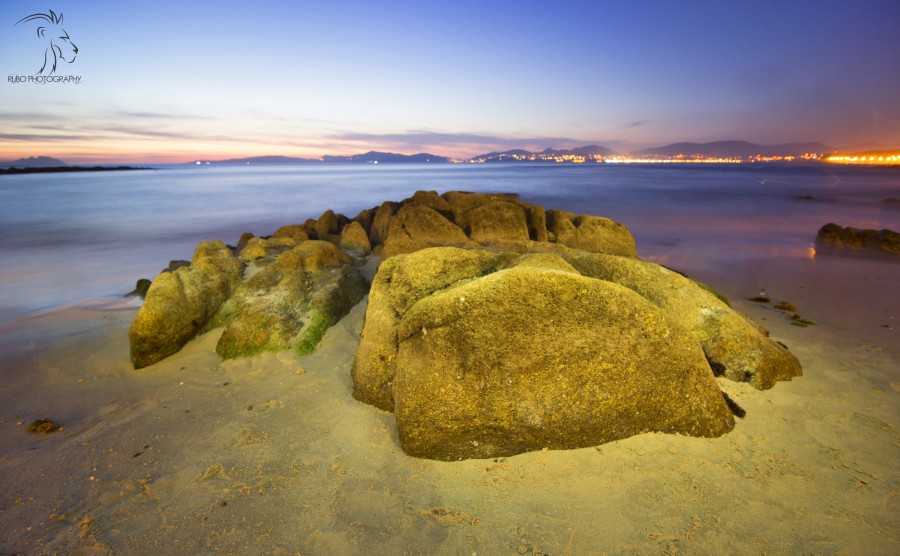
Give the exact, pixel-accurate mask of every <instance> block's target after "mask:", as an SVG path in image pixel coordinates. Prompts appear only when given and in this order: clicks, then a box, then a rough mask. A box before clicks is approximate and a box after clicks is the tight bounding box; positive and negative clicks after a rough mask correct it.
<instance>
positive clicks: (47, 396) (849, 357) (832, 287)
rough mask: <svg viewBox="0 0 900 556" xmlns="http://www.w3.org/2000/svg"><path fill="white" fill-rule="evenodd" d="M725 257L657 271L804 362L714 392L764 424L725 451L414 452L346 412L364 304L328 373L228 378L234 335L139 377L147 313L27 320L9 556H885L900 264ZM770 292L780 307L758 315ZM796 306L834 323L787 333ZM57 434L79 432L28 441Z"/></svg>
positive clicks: (342, 329) (730, 441)
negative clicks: (224, 351)
mask: <svg viewBox="0 0 900 556" xmlns="http://www.w3.org/2000/svg"><path fill="white" fill-rule="evenodd" d="M709 255H710V254H708V253H699V252H697V251H696V250H690V249H684V250H678V249H672V250H671V251H669V252H668V253H662V254H658V255H656V256H655V257H650V258H649V259H648V260H655V262H660V263H662V264H667V265H670V266H673V267H675V268H678V269H679V270H682V271H685V272H686V273H688V274H689V275H691V276H692V277H694V278H697V279H700V280H702V281H705V282H708V283H710V285H712V286H713V287H715V288H716V289H718V290H720V291H721V292H722V293H724V294H725V295H726V296H728V297H729V298H730V299H731V300H732V302H733V304H734V305H735V306H736V308H737V309H738V310H739V311H741V312H743V313H744V314H747V315H749V316H751V317H753V318H754V319H756V320H757V321H758V322H760V323H761V324H763V325H764V326H766V327H767V328H769V330H770V332H771V334H772V336H773V337H774V338H776V339H777V340H779V341H782V342H784V343H785V344H787V345H788V346H789V347H790V348H791V350H792V352H793V353H795V354H796V355H797V356H798V357H799V358H800V360H801V362H802V364H803V368H804V376H802V377H799V378H796V379H794V380H793V381H791V382H783V383H779V384H778V385H776V386H775V387H774V388H773V389H771V390H767V391H756V390H754V389H752V388H751V387H749V386H748V385H746V384H737V383H732V382H729V381H726V380H724V379H720V383H721V385H722V387H723V390H725V391H726V393H728V394H729V396H731V397H732V398H733V399H734V400H735V401H736V402H738V403H739V404H740V405H741V406H742V407H744V409H746V410H747V417H746V418H745V419H742V420H740V421H739V422H738V423H737V426H736V427H735V429H734V431H732V432H731V433H729V434H727V435H725V436H723V437H721V438H717V439H701V438H691V437H681V436H673V435H663V434H644V435H639V436H636V437H632V438H629V439H626V440H622V441H617V442H611V443H608V444H604V445H602V446H599V447H596V448H585V449H580V450H567V451H548V452H533V453H527V454H521V455H518V456H513V457H508V458H498V459H496V460H470V461H463V462H454V463H441V462H435V461H428V460H419V459H415V458H411V457H409V456H406V455H405V454H403V452H402V451H401V450H400V448H399V445H398V443H397V438H396V436H395V434H396V433H395V432H394V428H393V426H392V422H391V421H392V419H393V417H392V416H391V415H390V414H387V413H383V412H380V411H378V410H377V409H374V408H372V407H370V406H367V405H364V404H361V403H359V402H357V401H356V400H354V399H353V398H352V397H351V395H350V392H351V384H350V373H349V365H350V362H351V360H352V357H353V353H354V350H355V344H356V342H357V341H358V335H359V331H360V329H361V327H362V319H363V314H364V310H365V301H364V302H362V303H361V304H360V305H358V306H357V307H356V308H355V309H354V310H353V311H352V312H351V314H350V315H348V316H347V317H345V318H344V319H343V320H342V321H341V322H340V323H339V324H338V325H336V326H335V327H333V328H332V329H330V330H329V332H328V333H327V335H326V336H325V338H324V340H323V343H322V345H321V346H320V348H319V349H318V350H317V351H316V352H315V353H314V354H313V355H310V356H305V357H300V356H297V355H294V354H292V353H288V352H282V353H275V354H266V355H262V356H258V357H253V358H248V359H241V360H235V361H229V362H222V361H220V359H219V357H218V356H217V355H216V354H215V352H214V346H215V343H216V341H217V337H218V334H220V333H221V331H220V330H219V331H212V332H210V333H209V334H207V335H205V336H202V337H200V338H198V339H197V340H195V341H193V342H191V343H190V344H189V345H188V346H187V347H186V348H185V349H183V350H182V351H181V352H179V353H178V354H176V355H175V356H172V357H170V358H169V359H166V360H164V361H162V362H160V363H159V364H157V365H154V366H152V367H149V368H147V369H144V370H141V371H134V370H133V369H132V367H131V364H130V361H129V359H128V341H127V329H128V325H129V323H130V321H131V319H132V318H133V315H134V311H135V309H134V307H133V305H132V306H128V304H127V303H121V304H117V305H113V306H107V305H103V304H100V305H96V306H91V305H90V304H87V305H77V306H73V307H69V308H66V309H63V310H61V311H56V312H53V313H47V314H44V315H40V316H38V317H33V318H31V319H27V320H26V321H22V322H20V323H19V325H18V327H17V328H16V329H15V330H14V331H12V330H9V329H6V330H4V333H3V334H4V338H5V339H7V340H9V339H11V338H12V337H13V334H12V333H13V332H14V333H15V336H16V338H17V340H16V341H17V348H16V349H14V350H11V349H4V350H3V361H4V367H6V368H8V369H12V370H13V371H12V372H11V373H9V376H8V378H7V383H6V385H5V386H6V387H5V388H4V390H3V393H2V397H3V398H4V399H3V400H0V401H2V403H3V406H4V407H5V408H7V409H6V411H5V412H4V414H3V415H2V417H0V429H2V430H3V434H2V435H0V438H2V440H0V450H2V452H0V453H2V454H3V456H2V458H0V462H2V463H0V465H2V469H3V473H2V477H3V478H2V479H0V484H2V487H3V488H2V490H3V492H5V493H7V495H6V497H5V499H4V501H3V509H2V511H0V538H3V539H5V540H4V544H3V545H2V546H0V550H2V551H4V552H6V551H9V552H12V553H16V552H24V553H54V552H61V551H62V552H74V553H82V554H88V553H90V554H98V553H99V554H104V553H129V554H153V553H158V552H159V551H161V550H171V549H172V548H173V547H177V548H176V550H177V551H184V552H204V551H212V550H224V551H230V552H235V553H238V552H243V553H246V552H255V553H293V552H294V551H300V552H301V553H310V554H331V553H347V554H354V553H364V552H365V553H373V554H381V553H384V554H388V553H424V552H427V553H434V554H455V553H460V552H462V551H466V552H469V553H484V554H488V553H524V554H559V553H571V554H581V553H592V552H620V553H647V552H652V553H658V552H666V551H669V552H673V551H676V550H677V551H679V552H682V553H688V554H700V553H709V552H711V551H721V550H722V549H723V548H724V549H725V550H727V551H728V552H732V553H763V552H768V553H800V552H816V553H823V552H824V553H847V554H864V553H889V552H891V551H892V549H893V548H894V547H896V546H897V543H898V541H900V521H898V517H897V516H898V515H900V511H898V510H900V484H898V477H900V474H898V465H897V461H898V458H897V428H896V427H897V418H898V409H897V407H898V404H897V396H898V394H900V376H898V375H897V371H896V369H897V368H898V365H897V362H898V360H900V342H898V331H897V329H896V326H895V325H891V323H892V322H893V321H892V320H888V319H890V317H893V316H895V315H894V314H893V313H891V311H890V310H896V307H891V306H890V303H889V302H890V299H891V298H890V297H885V292H886V291H888V292H890V291H893V290H891V289H890V285H891V284H896V283H897V282H896V279H897V278H898V276H900V269H898V268H897V267H898V265H896V263H877V262H871V263H869V264H863V265H862V266H860V263H859V261H856V260H845V259H841V258H835V257H827V258H826V257H815V258H814V259H811V260H807V259H798V258H784V257H777V256H771V257H761V258H760V257H742V256H741V254H740V253H732V254H728V255H727V256H726V255H724V254H721V253H719V254H712V256H709ZM854 284H855V285H857V286H858V287H852V288H851V287H849V286H850V285H854ZM760 286H764V287H766V289H767V291H768V293H769V296H770V297H771V299H772V302H773V303H772V304H767V305H760V304H756V303H753V302H751V301H749V300H747V299H746V298H747V297H749V296H751V295H753V294H754V293H756V290H757V288H759V287H760ZM848 288H849V289H848ZM781 299H786V300H788V301H790V302H792V303H795V304H796V305H797V306H798V310H799V312H801V313H802V314H803V315H804V316H805V317H808V318H810V319H811V320H813V321H815V322H816V325H815V326H810V327H808V328H799V327H796V326H792V325H791V322H790V321H789V320H788V319H786V318H785V317H784V315H783V314H782V313H781V312H779V311H776V310H775V309H774V308H773V307H772V305H773V304H774V303H777V302H778V301H779V300H781ZM883 324H888V325H889V326H891V327H890V328H887V327H883ZM44 417H50V418H52V419H53V420H54V421H59V422H61V423H63V425H64V429H63V430H62V431H59V432H57V433H54V434H50V435H32V434H29V433H27V432H26V431H25V429H26V428H27V425H28V423H29V422H31V420H33V419H41V418H44ZM79 551H80V552H79Z"/></svg>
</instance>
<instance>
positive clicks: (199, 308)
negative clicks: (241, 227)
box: [128, 241, 244, 369]
mask: <svg viewBox="0 0 900 556" xmlns="http://www.w3.org/2000/svg"><path fill="white" fill-rule="evenodd" d="M243 271H244V265H243V264H242V263H241V262H240V261H239V260H237V259H236V258H235V257H234V254H233V253H232V252H231V249H229V248H228V247H227V246H226V245H225V244H224V243H222V242H221V241H210V242H204V243H201V244H200V245H199V246H198V247H197V249H196V251H195V253H194V257H193V259H192V260H191V265H190V266H189V267H182V268H179V269H178V270H176V271H175V272H163V273H162V274H160V275H159V276H158V277H157V278H156V279H155V280H154V281H153V283H152V284H151V286H150V288H149V290H148V291H147V295H146V297H145V299H144V304H143V305H142V306H141V308H140V309H139V310H138V312H137V315H136V316H135V318H134V321H132V323H131V328H130V329H129V331H128V339H129V341H130V344H131V361H132V363H134V367H135V368H136V369H140V368H143V367H147V366H148V365H152V364H154V363H156V362H158V361H161V360H162V359H164V358H166V357H168V356H170V355H172V354H174V353H176V352H177V351H178V350H180V349H181V348H182V347H184V345H185V344H186V343H187V342H188V341H190V340H191V339H192V338H193V337H194V336H195V335H196V334H197V332H199V331H200V330H201V329H202V328H203V327H204V325H205V324H206V323H207V321H208V320H209V319H210V318H212V316H213V315H214V314H215V313H216V311H218V309H219V307H220V306H221V305H222V303H223V302H224V301H225V300H226V299H228V297H229V296H230V295H231V293H232V291H234V289H235V288H236V287H237V285H238V283H239V282H240V280H241V277H242V275H243Z"/></svg>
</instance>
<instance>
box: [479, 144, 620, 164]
mask: <svg viewBox="0 0 900 556" xmlns="http://www.w3.org/2000/svg"><path fill="white" fill-rule="evenodd" d="M614 154H616V152H615V151H613V150H611V149H607V148H606V147H601V146H599V145H586V146H584V147H578V148H575V149H549V148H548V149H544V150H542V151H540V152H533V151H528V150H525V149H511V150H508V151H502V152H489V153H485V154H480V155H478V156H473V157H472V158H471V159H470V160H478V161H484V162H516V161H519V162H530V161H535V160H537V161H541V160H543V161H554V159H556V158H559V157H567V156H584V157H591V156H612V155H614Z"/></svg>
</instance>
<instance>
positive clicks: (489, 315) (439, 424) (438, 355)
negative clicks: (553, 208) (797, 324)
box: [393, 261, 734, 460]
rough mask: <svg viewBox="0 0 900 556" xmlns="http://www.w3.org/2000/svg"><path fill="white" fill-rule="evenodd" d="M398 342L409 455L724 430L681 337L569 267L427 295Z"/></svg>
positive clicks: (728, 420) (528, 269) (709, 382)
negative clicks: (567, 269)
mask: <svg viewBox="0 0 900 556" xmlns="http://www.w3.org/2000/svg"><path fill="white" fill-rule="evenodd" d="M544 262H545V263H546V261H544ZM561 264H562V265H564V264H565V262H564V261H561ZM398 345H399V349H398V353H397V356H396V358H397V374H396V378H395V380H394V385H393V394H394V401H395V411H394V413H395V415H396V418H397V428H398V431H399V438H400V442H401V445H402V447H403V449H404V451H406V452H407V453H408V454H410V455H414V456H418V457H425V458H431V459H440V460H455V459H462V458H479V457H497V456H506V455H512V454H516V453H520V452H525V451H530V450H539V449H542V448H551V449H556V448H577V447H583V446H592V445H597V444H601V443H603V442H608V441H611V440H616V439H620V438H625V437H628V436H631V435H634V434H638V433H641V432H647V431H659V432H670V433H680V434H688V435H694V436H719V435H721V434H724V433H726V432H728V431H729V430H731V428H732V427H733V426H734V421H733V417H732V415H731V413H730V410H729V409H728V406H727V405H726V403H725V400H724V397H723V396H722V393H721V391H720V390H719V387H718V384H717V383H716V381H715V378H714V377H713V373H712V371H711V370H710V368H709V365H708V364H707V362H706V359H705V358H704V355H703V352H702V351H701V350H700V348H699V346H698V345H697V344H696V343H695V342H692V341H691V338H690V336H689V335H688V334H687V332H686V331H684V330H683V329H681V328H680V327H678V326H677V325H673V324H672V323H671V322H670V321H669V320H668V319H667V318H666V316H665V314H664V313H663V312H662V311H660V310H659V308H658V307H656V306H654V305H653V304H652V303H650V302H648V301H647V300H646V299H644V298H642V297H641V296H639V295H638V294H636V293H634V292H633V291H631V290H628V289H627V288H624V287H621V286H618V285H616V284H612V283H610V282H605V281H601V280H595V279H591V278H586V277H583V276H580V275H578V274H575V273H572V272H564V271H561V270H556V269H546V268H539V267H537V266H531V265H527V264H526V265H523V266H518V267H514V268H510V269H506V270H502V271H499V272H496V273H493V274H490V275H488V276H485V277H483V278H479V279H477V280H473V281H470V282H466V283H462V284H460V285H458V286H457V287H452V288H448V289H445V290H442V291H440V292H438V293H436V294H434V295H431V296H428V297H425V298H423V299H421V300H420V301H419V302H418V303H416V304H415V305H413V307H411V308H410V310H409V311H408V312H406V314H405V315H404V316H403V317H402V319H401V321H400V324H399V328H398Z"/></svg>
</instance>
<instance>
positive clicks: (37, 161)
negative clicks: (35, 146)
mask: <svg viewBox="0 0 900 556" xmlns="http://www.w3.org/2000/svg"><path fill="white" fill-rule="evenodd" d="M0 166H2V167H4V168H53V167H60V166H68V164H66V163H65V162H63V161H62V160H60V159H58V158H51V157H49V156H29V157H28V158H17V159H16V160H13V161H10V162H2V163H0Z"/></svg>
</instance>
